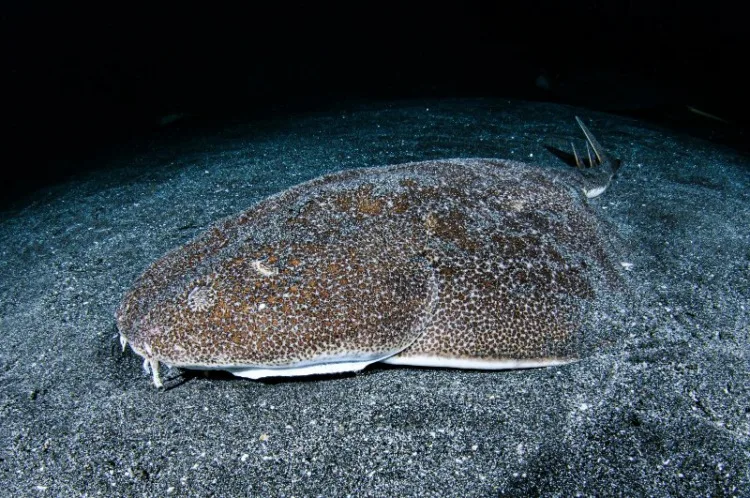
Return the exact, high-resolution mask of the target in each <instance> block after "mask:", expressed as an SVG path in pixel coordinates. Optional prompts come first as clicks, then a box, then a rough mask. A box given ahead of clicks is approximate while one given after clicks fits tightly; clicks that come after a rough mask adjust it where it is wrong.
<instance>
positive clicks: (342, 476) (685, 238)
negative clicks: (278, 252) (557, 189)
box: [0, 101, 750, 497]
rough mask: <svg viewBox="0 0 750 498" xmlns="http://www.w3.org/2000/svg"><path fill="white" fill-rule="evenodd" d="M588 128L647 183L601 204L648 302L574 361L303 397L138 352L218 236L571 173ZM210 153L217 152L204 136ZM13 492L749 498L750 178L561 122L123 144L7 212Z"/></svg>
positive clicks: (697, 156)
mask: <svg viewBox="0 0 750 498" xmlns="http://www.w3.org/2000/svg"><path fill="white" fill-rule="evenodd" d="M575 114H579V115H580V116H581V117H582V118H584V120H585V121H586V122H587V123H588V124H589V125H590V128H591V129H592V131H593V132H594V133H595V134H596V135H597V136H598V137H599V139H600V141H601V142H602V143H603V144H604V146H605V147H607V148H608V150H611V151H612V152H613V153H614V155H616V156H618V157H620V158H622V160H623V161H624V166H623V167H622V169H621V171H620V173H619V177H618V178H617V180H616V182H615V183H614V185H613V186H612V187H611V189H610V190H609V191H608V192H606V193H605V194H604V195H603V196H602V197H601V198H599V199H597V200H596V201H595V205H596V206H597V209H600V210H601V212H602V216H604V217H605V218H606V219H608V220H610V221H611V222H612V223H613V227H614V229H616V230H617V231H618V232H619V233H620V235H621V237H622V238H623V241H624V249H625V251H626V255H627V262H629V263H632V265H633V266H632V269H631V270H630V271H627V272H625V275H626V279H627V281H628V282H629V283H630V285H631V291H632V292H631V293H630V299H631V300H632V301H631V302H623V303H622V316H621V317H620V320H619V321H617V322H616V323H614V322H613V324H612V330H611V331H607V333H608V334H610V336H611V339H612V340H611V343H610V346H609V347H608V348H607V349H605V350H602V351H601V352H599V353H597V354H595V355H594V356H591V357H589V358H586V359H584V360H583V361H580V362H578V363H575V364H571V365H567V366H563V367H555V368H548V369H538V370H525V371H505V372H474V371H452V370H429V369H416V368H384V367H374V368H369V369H367V370H366V371H364V372H363V373H361V374H358V375H345V376H336V377H324V378H317V379H312V380H289V381H285V382H266V383H264V382H255V381H250V380H242V379H233V378H229V377H224V376H212V377H204V376H202V375H200V374H198V375H196V374H188V375H181V374H182V373H183V372H180V371H178V370H173V371H166V370H163V372H162V374H163V376H164V378H165V385H166V389H164V390H157V389H155V388H154V387H153V385H152V384H151V379H150V377H149V376H147V375H145V374H144V372H143V370H142V369H141V360H140V358H138V357H137V356H135V355H134V354H133V353H132V352H131V351H129V350H128V352H126V353H125V354H122V353H121V352H120V350H119V342H118V340H117V330H116V327H115V320H114V317H113V313H114V310H115V308H116V306H117V305H118V303H119V301H120V299H121V298H122V296H123V294H124V293H125V291H126V290H127V289H128V288H129V286H130V285H131V284H132V282H133V280H134V279H135V278H136V276H137V275H138V274H139V273H140V272H141V271H143V270H144V269H145V268H146V267H147V266H148V265H149V264H150V263H151V262H152V261H154V260H155V259H157V258H158V257H160V256H161V255H163V254H164V253H165V252H166V251H167V250H169V249H171V248H173V247H176V246H178V245H181V244H182V243H184V242H185V241H187V240H188V239H190V238H191V237H192V236H193V235H195V234H196V233H197V232H198V231H200V230H201V229H202V228H205V227H206V226H207V225H208V224H209V223H210V222H212V221H214V220H216V219H218V218H220V217H223V216H227V215H230V214H233V213H235V212H238V211H240V210H243V209H245V208H247V207H248V206H250V205H251V204H252V203H254V202H256V201H258V200H260V199H261V198H263V197H265V196H267V195H269V194H272V193H275V192H278V191H280V190H282V189H284V188H287V187H289V186H291V185H294V184H296V183H300V182H302V181H304V180H307V179H310V178H313V177H315V176H318V175H320V174H322V173H326V172H332V171H336V170H340V169H343V168H351V167H359V166H376V165H384V164H393V163H400V162H406V161H414V160H425V159H432V158H448V157H499V158H507V159H516V160H521V161H525V162H532V163H537V164H540V165H543V166H549V167H555V165H559V164H560V161H559V159H557V158H556V157H555V156H554V155H552V154H550V153H549V152H548V151H547V149H546V148H545V145H552V146H564V145H565V144H566V143H567V141H568V140H570V139H574V140H576V141H577V143H578V144H581V143H582V137H581V135H580V132H579V130H578V129H577V127H576V124H575V122H574V120H573V116H574V115H575ZM199 137H200V138H199ZM1 219H2V221H0V250H1V251H2V259H0V483H2V489H0V494H1V495H3V496H98V495H102V496H170V495H171V496H251V495H252V496H346V495H352V496H399V495H401V496H404V495H419V496H461V497H467V496H497V495H500V496H535V495H543V496H574V495H577V494H580V495H584V496H594V495H596V496H643V495H650V496H748V495H750V470H749V469H750V352H749V346H748V344H749V341H750V228H749V227H750V160H749V159H748V158H747V157H742V156H739V155H737V154H736V153H734V152H732V151H731V150H727V149H722V148H719V147H717V146H714V145H712V144H710V143H707V142H702V141H699V140H696V139H692V138H686V137H683V136H679V135H676V134H672V133H670V132H669V131H667V130H661V129H655V128H653V127H648V126H644V125H642V124H639V123H638V122H635V121H631V120H627V119H623V118H616V117H611V116H607V115H602V114H592V113H588V112H586V111H582V110H577V109H573V108H568V107H562V106H553V105H545V104H529V103H517V102H508V101H451V102H442V103H438V102H429V103H406V104H405V103H400V104H396V105H394V106H392V107H386V106H383V107H381V108H379V109H375V108H371V109H363V110H350V111H349V112H331V113H330V114H327V115H307V116H300V117H296V118H286V119H283V120H275V121H269V122H265V123H260V124H257V123H256V124H254V125H238V124H234V125H231V126H227V127H225V129H224V131H223V132H221V133H214V134H203V135H200V134H195V138H193V139H192V140H185V141H182V142H175V141H171V142H169V143H165V144H155V145H153V146H152V147H151V148H150V150H149V151H148V152H143V151H140V152H137V153H133V152H127V151H125V152H122V154H121V156H120V158H119V159H117V160H115V161H109V162H108V164H102V169H101V171H99V172H95V173H91V174H87V175H85V176H80V177H78V178H76V179H74V180H72V181H69V182H67V183H65V184H64V185H60V186H58V187H56V188H53V189H50V190H48V191H44V192H40V193H38V195H37V196H36V197H35V198H34V199H32V200H30V201H28V202H26V203H23V204H20V205H18V206H17V209H15V210H14V211H9V212H6V213H3V214H2V218H1Z"/></svg>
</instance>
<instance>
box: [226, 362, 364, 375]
mask: <svg viewBox="0 0 750 498" xmlns="http://www.w3.org/2000/svg"><path fill="white" fill-rule="evenodd" d="M377 361H378V359H375V360H366V361H340V362H335V363H318V364H315V365H306V366H297V367H278V368H264V367H231V366H230V367H220V369H221V370H226V371H227V372H229V373H231V374H232V375H236V376H237V377H245V378H248V379H263V378H265V377H297V376H303V375H326V374H336V373H343V372H358V371H359V370H362V369H363V368H365V367H366V366H367V365H370V364H372V363H375V362H377Z"/></svg>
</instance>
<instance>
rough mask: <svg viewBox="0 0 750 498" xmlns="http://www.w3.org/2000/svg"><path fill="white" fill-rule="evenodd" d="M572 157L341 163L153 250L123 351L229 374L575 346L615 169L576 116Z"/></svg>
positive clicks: (540, 353) (463, 363)
mask: <svg viewBox="0 0 750 498" xmlns="http://www.w3.org/2000/svg"><path fill="white" fill-rule="evenodd" d="M576 121H577V122H578V125H579V126H580V128H581V129H582V130H583V132H584V135H585V137H586V149H587V151H588V152H587V154H586V155H585V156H583V158H581V157H580V156H579V155H578V152H577V151H576V149H575V147H574V148H573V150H574V158H575V163H576V164H575V165H576V168H575V169H573V168H569V169H556V168H543V167H539V166H534V165H529V164H525V163H520V162H515V161H508V160H503V159H483V158H458V159H445V160H435V161H426V162H415V163H407V164H398V165H392V166H384V167H377V168H361V169H353V170H345V171H341V172H338V173H333V174H329V175H325V176H322V177H319V178H316V179H313V180H311V181H308V182H305V183H303V184H300V185H297V186H295V187H292V188H290V189H288V190H285V191H283V192H280V193H278V194H276V195H273V196H271V197H269V198H267V199H265V200H263V201H261V202H260V203H258V204H256V205H255V206H253V207H251V208H250V209H248V210H246V211H244V212H243V213H240V214H239V215H236V216H233V217H230V218H227V219H224V220H221V221H219V222H217V223H216V224H214V225H213V226H212V227H210V228H209V229H208V230H206V231H205V232H204V233H202V234H201V235H199V236H198V237H196V238H195V239H194V240H192V241H191V242H189V243H187V244H186V245H184V246H182V247H180V248H178V249H175V250H173V251H171V252H170V253H168V254H167V255H166V256H164V257H163V258H161V259H159V260H158V261H156V262H155V263H153V264H152V265H151V266H150V267H149V268H148V269H147V270H146V271H145V273H144V274H143V275H141V276H140V277H139V278H138V279H137V280H136V282H135V283H134V285H133V287H132V289H131V290H130V291H129V292H128V293H127V295H126V296H125V298H124V300H123V301H122V304H121V305H120V306H119V308H118V310H117V312H116V319H117V325H118V328H119V331H120V340H121V343H122V346H123V349H125V347H126V346H127V345H130V347H131V349H132V350H133V351H134V352H135V353H136V354H137V355H139V356H141V357H142V358H143V359H144V368H145V369H146V371H147V372H150V373H151V375H152V376H153V382H154V384H155V385H156V386H157V387H160V386H162V380H161V377H160V374H159V364H160V363H164V364H166V365H168V366H170V367H180V368H187V369H198V370H224V371H228V372H231V373H232V374H234V375H237V376H240V377H247V378H251V379H260V378H265V377H290V376H302V375H314V374H330V373H339V372H350V371H358V370H361V369H363V368H365V367H366V366H367V365H370V364H372V363H376V362H382V363H388V364H393V365H411V366H427V367H445V368H468V369H480V370H500V369H509V368H530V367H544V366H550V365H560V364H564V363H568V362H570V361H575V360H577V359H579V358H580V357H581V356H582V355H583V354H585V352H586V350H587V348H588V347H589V346H590V344H588V342H589V341H590V340H589V338H587V337H586V334H585V333H584V331H585V330H586V326H585V324H586V323H588V322H590V321H591V320H590V316H591V313H592V310H593V309H594V308H595V307H596V305H597V304H600V303H603V302H605V301H606V300H607V299H609V298H610V297H611V296H612V295H614V294H616V292H617V289H618V287H619V285H620V280H619V270H618V269H619V264H618V263H617V262H616V261H617V252H616V251H615V249H614V244H613V234H612V233H611V230H610V229H609V228H608V226H607V225H606V223H603V222H602V220H600V218H599V217H598V215H597V212H596V210H595V209H593V208H592V207H591V206H590V205H589V200H590V199H592V198H594V197H597V196H599V195H601V194H602V193H603V192H604V191H605V190H606V189H607V187H608V186H609V184H610V182H611V181H612V178H613V176H614V174H615V172H616V171H617V168H618V167H619V161H618V160H616V159H613V158H610V157H609V156H608V155H607V154H606V153H605V151H604V150H603V148H602V146H601V145H600V144H599V142H598V141H597V140H596V139H595V138H594V136H593V134H592V133H591V132H590V131H589V130H588V128H587V127H586V126H585V125H584V124H583V122H582V121H581V120H580V119H578V118H576Z"/></svg>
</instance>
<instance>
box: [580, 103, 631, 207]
mask: <svg viewBox="0 0 750 498" xmlns="http://www.w3.org/2000/svg"><path fill="white" fill-rule="evenodd" d="M575 118H576V123H578V126H580V127H581V130H582V131H583V134H584V135H585V136H586V156H587V157H584V158H583V159H581V157H580V156H579V155H578V151H577V150H576V147H575V145H573V142H571V143H570V146H571V147H572V148H573V157H574V158H575V162H576V166H577V167H578V168H579V169H580V170H581V173H582V174H583V176H584V177H585V178H586V180H587V181H586V183H587V185H586V186H585V187H584V189H583V191H584V193H585V194H586V197H588V198H589V199H591V198H593V197H597V196H599V195H601V194H603V193H604V191H605V190H607V187H609V184H610V183H611V182H612V178H614V176H615V173H617V170H618V169H619V167H620V163H621V162H620V160H619V159H617V158H610V157H609V156H608V155H607V154H606V153H605V152H604V148H603V147H602V145H601V144H600V143H599V141H598V140H597V139H596V137H594V134H593V133H591V131H590V130H589V129H588V127H586V125H585V124H583V121H581V118H579V117H578V116H576V117H575ZM592 152H593V154H592ZM587 160H588V161H587Z"/></svg>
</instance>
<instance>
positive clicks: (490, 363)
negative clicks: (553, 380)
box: [381, 356, 576, 370]
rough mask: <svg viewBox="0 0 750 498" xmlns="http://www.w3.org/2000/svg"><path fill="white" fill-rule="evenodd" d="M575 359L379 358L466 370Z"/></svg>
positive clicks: (535, 365) (392, 362)
mask: <svg viewBox="0 0 750 498" xmlns="http://www.w3.org/2000/svg"><path fill="white" fill-rule="evenodd" d="M574 361H576V360H575V359H568V358H539V359H533V360H482V359H472V358H445V357H439V356H405V357H401V356H391V357H390V358H386V359H384V360H381V363H387V364H389V365H402V366H412V367H434V368H460V369H466V370H513V369H520V368H540V367H552V366H555V365H565V364H567V363H571V362H574Z"/></svg>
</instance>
